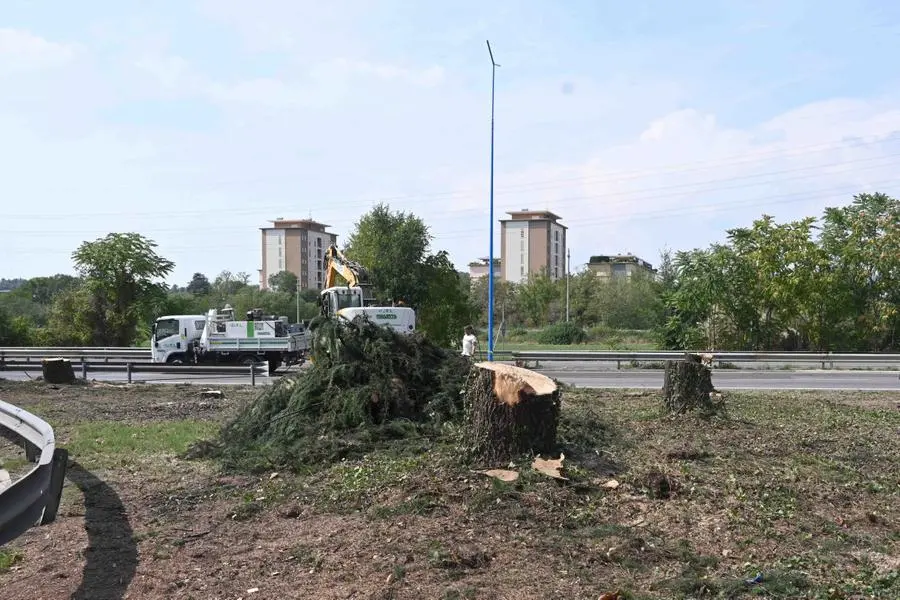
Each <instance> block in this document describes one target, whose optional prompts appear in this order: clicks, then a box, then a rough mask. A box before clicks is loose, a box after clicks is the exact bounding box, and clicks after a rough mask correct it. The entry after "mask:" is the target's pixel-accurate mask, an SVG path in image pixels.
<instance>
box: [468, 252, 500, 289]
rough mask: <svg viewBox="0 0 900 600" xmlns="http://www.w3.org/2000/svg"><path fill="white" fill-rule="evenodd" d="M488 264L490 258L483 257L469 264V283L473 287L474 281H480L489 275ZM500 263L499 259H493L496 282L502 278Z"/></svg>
mask: <svg viewBox="0 0 900 600" xmlns="http://www.w3.org/2000/svg"><path fill="white" fill-rule="evenodd" d="M489 262H490V258H489V257H487V256H485V257H484V258H479V259H478V260H476V261H473V262H470V263H469V281H470V282H471V283H472V284H473V285H474V283H475V282H476V281H478V280H479V279H482V278H483V277H487V276H488V273H489V268H488V263H489ZM501 264H502V263H501V261H500V259H499V258H495V259H494V280H495V281H496V280H498V279H500V278H501V277H502V276H503V273H502V272H501V268H500V265H501Z"/></svg>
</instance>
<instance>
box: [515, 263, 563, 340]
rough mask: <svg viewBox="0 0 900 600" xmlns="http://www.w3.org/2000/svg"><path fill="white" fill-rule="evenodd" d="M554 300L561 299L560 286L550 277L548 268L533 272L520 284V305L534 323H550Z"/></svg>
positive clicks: (541, 324)
mask: <svg viewBox="0 0 900 600" xmlns="http://www.w3.org/2000/svg"><path fill="white" fill-rule="evenodd" d="M554 300H559V286H558V285H556V283H555V282H554V281H553V280H551V279H550V275H549V274H548V271H547V269H546V268H544V269H541V271H540V272H538V273H532V274H531V275H529V276H528V280H527V281H526V282H525V283H523V284H521V285H520V286H519V306H520V307H521V308H522V312H523V313H524V315H525V318H526V319H527V320H528V321H529V322H530V323H531V324H532V325H535V326H538V327H540V326H543V325H547V324H549V323H550V307H551V305H552V304H553V301H554Z"/></svg>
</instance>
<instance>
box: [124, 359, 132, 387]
mask: <svg viewBox="0 0 900 600" xmlns="http://www.w3.org/2000/svg"><path fill="white" fill-rule="evenodd" d="M125 372H126V373H128V383H131V363H125Z"/></svg>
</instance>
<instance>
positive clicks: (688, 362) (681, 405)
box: [663, 353, 721, 414]
mask: <svg viewBox="0 0 900 600" xmlns="http://www.w3.org/2000/svg"><path fill="white" fill-rule="evenodd" d="M704 358H707V357H706V356H704V355H700V354H691V353H686V354H685V356H684V360H680V361H676V360H667V361H666V369H665V379H664V381H663V402H664V404H665V410H666V412H667V413H675V414H679V413H684V412H688V411H693V410H698V409H699V410H702V411H704V412H707V413H714V412H717V411H718V410H719V408H720V406H721V405H720V403H719V402H718V401H717V396H718V393H717V392H716V390H715V388H714V387H713V384H712V370H711V369H710V365H709V361H708V360H704Z"/></svg>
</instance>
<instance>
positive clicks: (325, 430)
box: [219, 318, 469, 470]
mask: <svg viewBox="0 0 900 600" xmlns="http://www.w3.org/2000/svg"><path fill="white" fill-rule="evenodd" d="M311 327H312V329H313V331H314V332H315V337H314V340H315V345H314V347H313V356H312V364H311V366H310V368H309V369H307V370H305V371H304V372H303V373H302V374H298V375H295V376H293V377H283V378H281V379H280V380H279V381H278V382H277V383H275V384H273V385H272V386H270V388H269V389H267V390H266V391H265V392H263V393H262V394H261V395H260V397H259V398H257V399H256V400H254V401H253V402H252V403H250V404H248V405H247V406H246V407H244V409H243V410H242V411H241V412H240V413H239V414H238V415H237V416H236V417H235V418H234V420H232V421H231V422H229V423H228V424H227V425H226V426H225V427H224V428H223V429H222V431H221V434H220V436H219V440H220V443H221V447H220V449H219V452H220V454H221V457H222V458H223V459H224V461H225V463H226V465H228V466H231V467H249V468H270V467H273V466H277V467H278V468H293V469H300V470H302V469H304V468H308V467H310V466H311V465H313V464H315V463H320V462H322V461H329V462H330V461H333V460H339V459H341V458H346V457H349V456H357V455H360V454H362V453H364V452H366V451H367V450H369V449H371V448H372V447H373V445H375V444H378V443H381V442H385V441H389V440H391V439H396V438H402V437H407V436H410V435H422V434H425V433H427V431H428V429H429V428H433V427H435V426H436V425H437V424H439V423H440V422H441V421H442V420H444V419H452V418H454V417H455V416H457V415H458V413H459V411H460V409H461V406H460V391H461V389H462V387H463V383H464V379H465V377H466V376H467V375H468V372H469V363H468V360H467V359H465V358H464V357H460V356H458V355H457V354H456V353H455V352H450V351H447V350H444V349H442V348H440V347H439V346H436V345H434V344H433V343H431V342H430V341H428V340H427V339H426V338H425V337H423V336H422V335H420V334H418V333H416V334H413V335H400V334H397V333H395V332H394V331H392V330H390V329H388V328H385V327H379V326H376V325H374V324H371V323H367V322H362V321H357V322H354V323H345V322H343V321H338V320H327V319H322V318H319V319H316V320H314V321H313V323H312V324H311Z"/></svg>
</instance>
